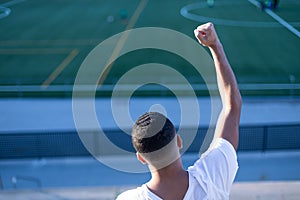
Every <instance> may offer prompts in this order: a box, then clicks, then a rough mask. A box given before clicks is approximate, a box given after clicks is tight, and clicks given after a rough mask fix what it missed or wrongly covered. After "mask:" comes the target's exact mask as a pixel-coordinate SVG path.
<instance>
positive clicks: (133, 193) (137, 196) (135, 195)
mask: <svg viewBox="0 0 300 200" xmlns="http://www.w3.org/2000/svg"><path fill="white" fill-rule="evenodd" d="M143 193H144V189H143V186H141V187H137V188H134V189H131V190H127V191H125V192H123V193H121V194H120V195H119V196H118V197H117V199H116V200H128V199H132V200H144V195H143Z"/></svg>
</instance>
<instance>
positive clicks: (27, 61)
mask: <svg viewBox="0 0 300 200" xmlns="http://www.w3.org/2000/svg"><path fill="white" fill-rule="evenodd" d="M299 10H300V2H299V1H298V0H282V1H280V4H279V8H278V9H277V10H275V11H267V12H265V11H263V10H261V9H260V8H258V7H256V6H255V5H254V4H253V2H252V3H251V2H250V1H248V0H216V1H215V5H214V6H213V7H212V8H210V7H208V6H207V5H206V3H205V1H192V0H189V1H181V0H164V1H150V0H149V1H148V0H141V1H138V0H131V1H129V0H122V1H117V0H51V1H48V0H47V1H46V0H12V1H5V0H0V27H1V28H0V96H1V97H7V96H38V97H40V96H51V97H53V96H54V97H56V96H71V94H72V86H73V84H74V81H75V77H76V74H77V72H78V70H79V68H80V65H81V63H82V62H83V60H84V59H85V58H86V56H87V55H88V54H89V52H90V51H91V50H92V49H93V48H94V47H96V46H97V45H98V44H99V43H101V42H102V41H104V40H106V39H108V38H109V37H111V36H113V35H115V34H117V33H120V32H122V31H125V30H130V29H132V28H140V27H162V28H168V29H172V30H175V31H178V32H181V33H183V34H186V35H187V36H189V37H191V38H193V37H194V36H193V30H194V28H195V27H196V26H197V25H199V24H201V23H204V22H207V21H212V22H214V23H215V26H216V29H217V31H218V33H219V37H220V38H221V41H222V43H223V45H224V47H225V50H226V53H227V55H228V59H229V61H230V63H231V65H232V68H233V69H234V71H235V73H236V76H237V79H238V83H239V85H240V89H241V91H242V94H244V95H300V57H299V52H300V32H299V31H300V12H299ZM184 13H185V14H184ZM184 15H185V16H184ZM145 39H147V38H145ZM178 46H179V47H180V44H179V45H178ZM99 59H101V56H99ZM145 63H162V64H164V65H167V66H170V67H172V68H174V69H176V70H177V71H178V72H179V73H181V74H183V75H184V76H185V77H186V79H187V80H188V81H189V82H190V83H191V84H192V85H193V86H195V88H201V87H197V86H201V85H203V84H204V82H203V80H202V79H201V78H200V76H199V74H197V73H196V71H195V70H194V69H193V67H192V66H191V65H190V63H188V62H187V61H186V60H184V59H182V58H180V57H179V56H177V55H174V54H173V53H171V52H167V51H162V50H157V49H142V50H136V51H133V52H130V53H128V54H126V55H123V56H121V57H119V58H118V59H117V60H116V61H115V62H114V64H113V65H112V66H111V67H110V68H109V70H108V71H107V75H106V76H105V79H104V80H103V84H104V85H105V86H108V87H107V88H108V89H106V90H103V91H102V90H99V91H98V92H97V95H98V96H106V95H109V94H110V90H111V89H112V86H113V85H114V84H116V83H117V81H118V80H119V78H120V77H121V76H122V75H123V74H124V73H125V72H127V71H128V70H130V69H132V68H134V67H135V66H138V65H141V64H145ZM140 75H141V76H150V77H151V76H153V77H155V76H157V74H151V72H149V73H147V74H140ZM159 76H162V77H163V78H165V79H168V80H170V81H169V82H171V83H173V84H180V83H176V79H175V80H174V79H172V77H171V76H170V75H168V74H160V75H159ZM110 86H111V87H110ZM202 93H203V91H202V92H201V89H199V92H198V93H197V94H199V95H201V94H202ZM142 94H143V95H146V94H150V95H162V93H155V92H152V93H151V92H148V93H147V92H144V93H142ZM164 94H167V93H163V95H164Z"/></svg>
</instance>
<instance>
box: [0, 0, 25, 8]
mask: <svg viewBox="0 0 300 200" xmlns="http://www.w3.org/2000/svg"><path fill="white" fill-rule="evenodd" d="M24 1H26V0H12V1H8V2H6V3H3V4H0V6H2V7H9V6H13V5H15V4H18V3H22V2H24Z"/></svg>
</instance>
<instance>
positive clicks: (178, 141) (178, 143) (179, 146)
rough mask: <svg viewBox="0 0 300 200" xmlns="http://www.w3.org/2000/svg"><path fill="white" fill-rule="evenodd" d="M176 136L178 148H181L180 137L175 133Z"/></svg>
mask: <svg viewBox="0 0 300 200" xmlns="http://www.w3.org/2000/svg"><path fill="white" fill-rule="evenodd" d="M176 138H177V146H178V148H179V149H182V139H181V137H180V135H178V134H176Z"/></svg>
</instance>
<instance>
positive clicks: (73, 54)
mask: <svg viewBox="0 0 300 200" xmlns="http://www.w3.org/2000/svg"><path fill="white" fill-rule="evenodd" d="M78 53H79V50H78V49H73V50H72V51H71V52H70V53H69V55H68V56H67V57H66V58H65V59H64V60H63V61H62V62H61V63H60V64H59V65H58V67H57V68H56V69H55V70H54V71H53V72H52V73H51V74H50V76H49V77H48V78H47V79H46V80H45V81H44V82H43V84H42V88H43V89H46V88H47V87H48V86H49V85H50V84H51V83H52V82H53V81H54V80H55V79H56V77H57V76H58V75H59V74H60V73H61V72H62V71H63V70H64V69H65V68H66V67H67V66H68V65H69V64H70V63H71V62H72V60H73V59H74V58H75V57H76V56H77V55H78Z"/></svg>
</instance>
